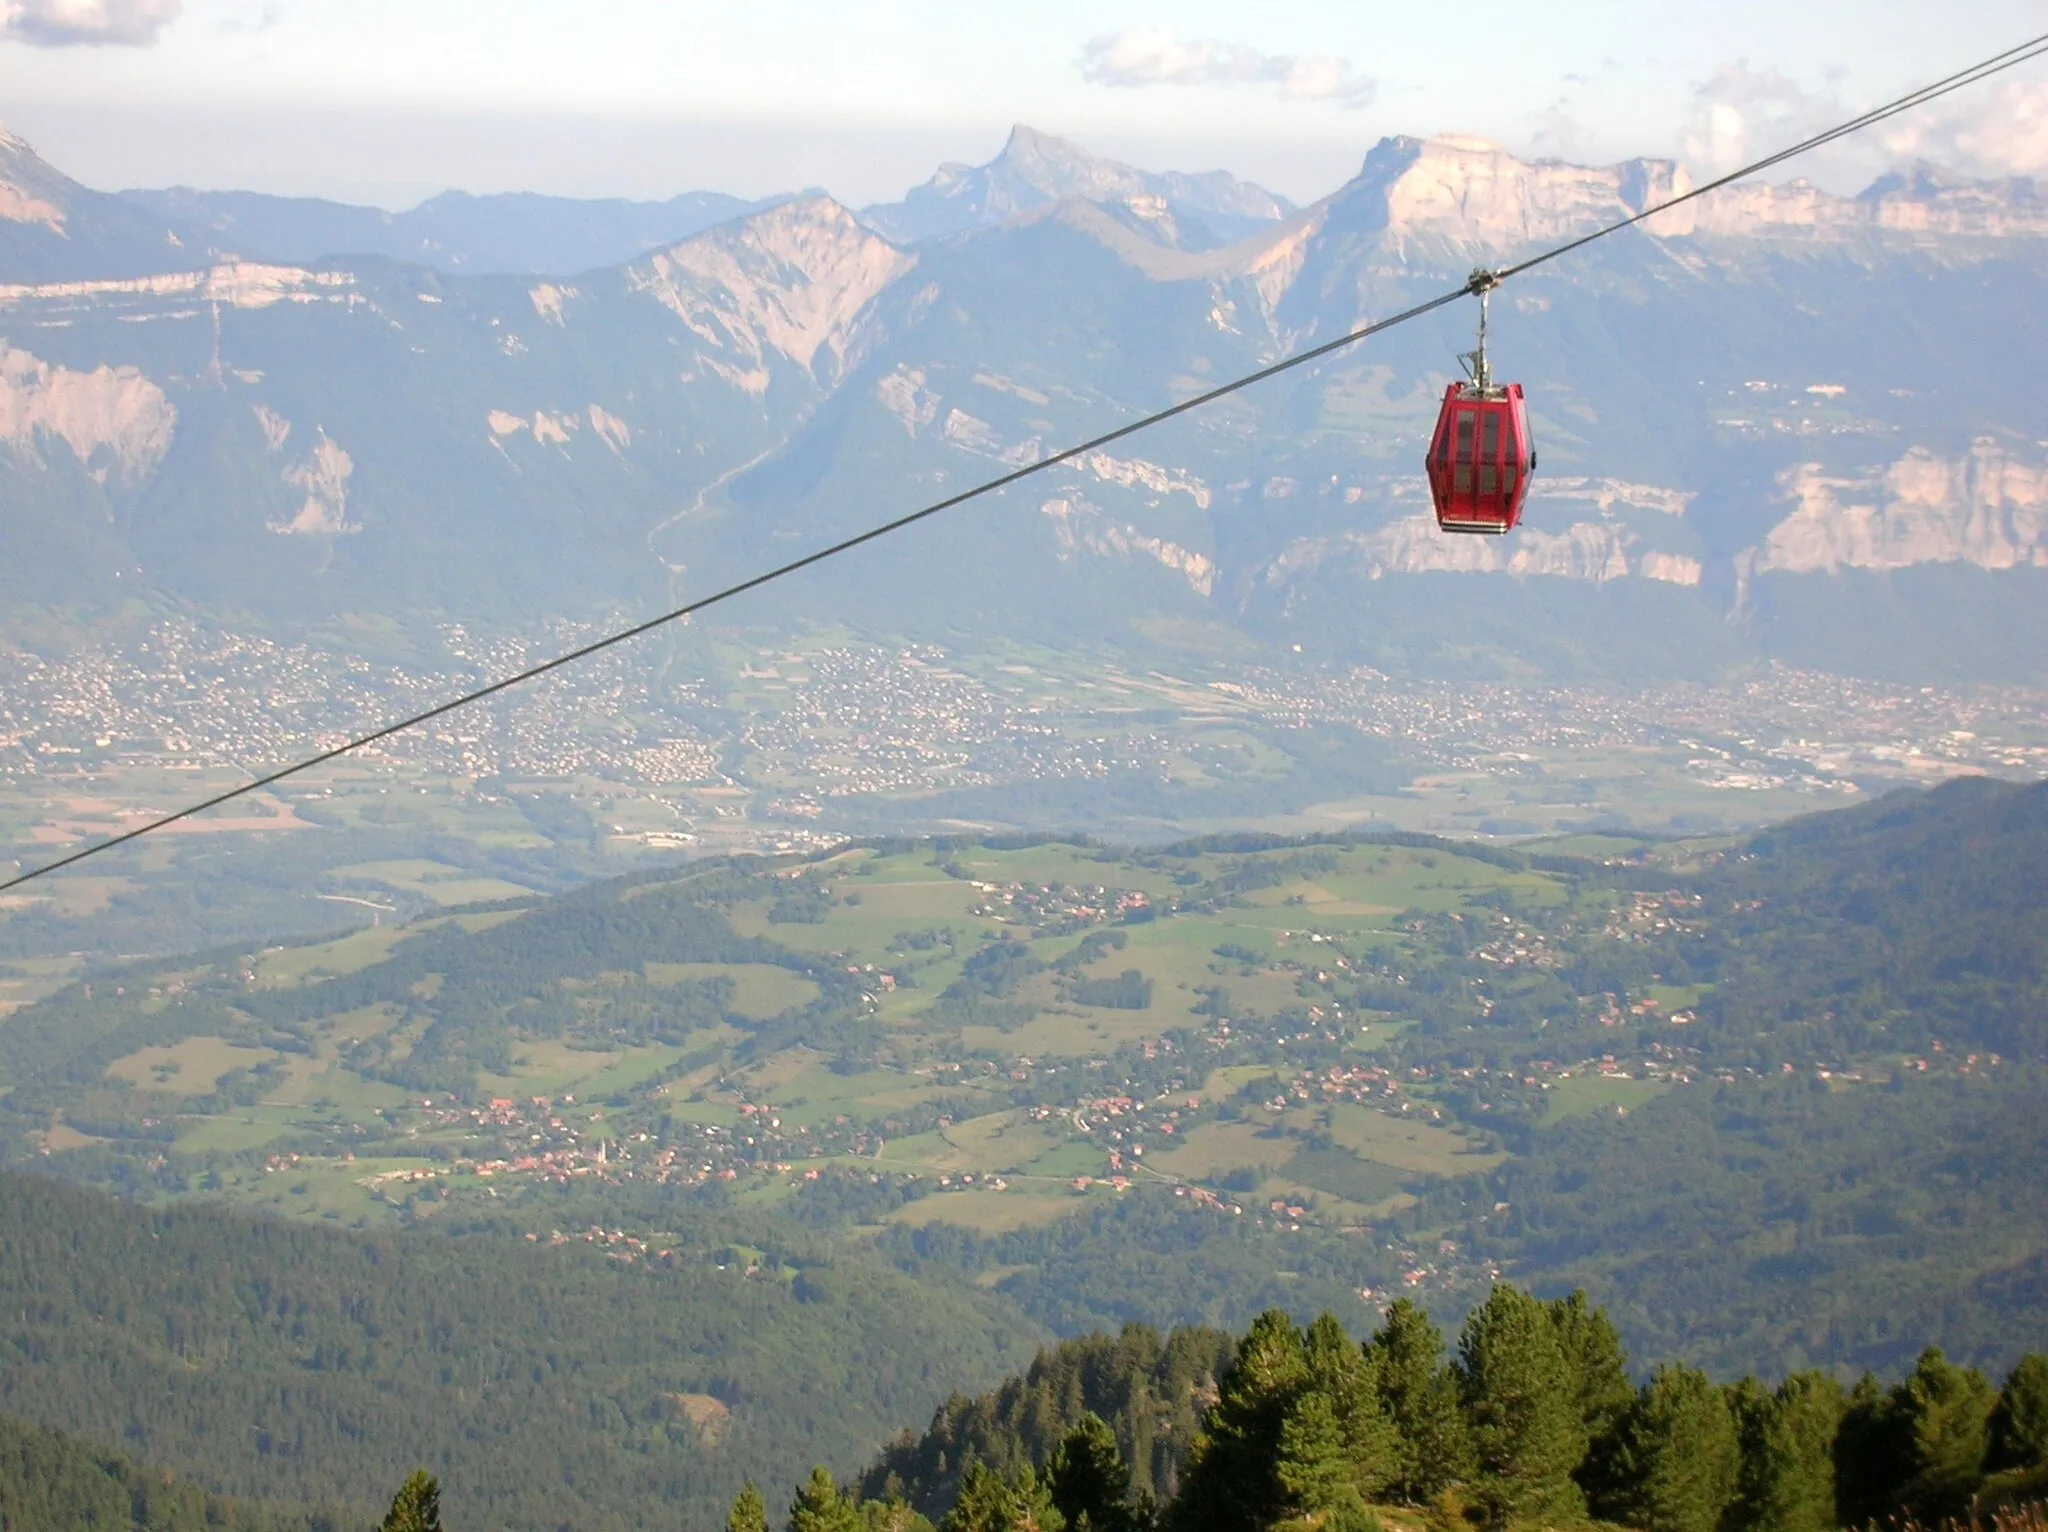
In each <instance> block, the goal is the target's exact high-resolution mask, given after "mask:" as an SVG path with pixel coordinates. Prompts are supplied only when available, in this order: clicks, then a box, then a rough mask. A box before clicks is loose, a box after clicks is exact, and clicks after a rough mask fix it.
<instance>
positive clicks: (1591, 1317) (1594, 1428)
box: [1550, 1289, 1636, 1444]
mask: <svg viewBox="0 0 2048 1532" xmlns="http://www.w3.org/2000/svg"><path fill="white" fill-rule="evenodd" d="M1550 1323H1551V1327H1552V1328H1553V1329H1555V1330H1556V1331H1557V1348H1558V1350H1560V1351H1562V1352H1563V1353H1564V1362H1565V1368H1566V1370H1567V1371H1568V1372H1569V1373H1570V1375H1571V1391H1572V1400H1573V1403H1575V1404H1576V1405H1577V1406H1578V1410H1579V1419H1580V1421H1581V1422H1582V1423H1583V1425H1584V1427H1585V1433H1586V1440H1587V1442H1588V1443H1589V1444H1591V1443H1596V1442H1599V1441H1600V1440H1601V1439H1603V1438H1604V1437H1606V1436H1607V1435H1608V1434H1609V1433H1610V1432H1612V1431H1613V1430H1614V1428H1615V1426H1616V1425H1618V1424H1619V1423H1620V1421H1621V1417H1622V1416H1623V1415H1625V1414H1627V1413H1628V1410H1629V1407H1630V1406H1631V1405H1633V1404H1634V1403H1635V1400H1636V1390H1635V1385H1633V1384H1632V1383H1630V1382H1629V1380H1628V1353H1627V1352H1625V1351H1623V1350H1622V1347H1621V1332H1620V1331H1618V1330H1616V1329H1615V1328H1614V1325H1613V1323H1612V1322H1611V1321H1609V1319H1608V1318H1607V1315H1606V1313H1605V1311H1603V1310H1601V1309H1596V1308H1594V1307H1593V1306H1592V1304H1591V1303H1590V1302H1588V1301H1587V1298H1586V1294H1585V1291H1584V1290H1583V1289H1575V1290H1574V1291H1573V1293H1572V1295H1571V1296H1570V1297H1569V1298H1559V1299H1558V1300H1557V1301H1556V1302H1554V1303H1552V1304H1551V1305H1550Z"/></svg>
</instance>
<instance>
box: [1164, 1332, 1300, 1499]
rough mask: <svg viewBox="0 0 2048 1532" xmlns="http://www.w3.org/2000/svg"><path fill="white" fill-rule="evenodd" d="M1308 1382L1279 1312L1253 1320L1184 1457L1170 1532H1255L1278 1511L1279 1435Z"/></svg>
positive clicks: (1295, 1339) (1296, 1337)
mask: <svg viewBox="0 0 2048 1532" xmlns="http://www.w3.org/2000/svg"><path fill="white" fill-rule="evenodd" d="M1307 1381H1308V1361H1307V1357H1306V1356H1305V1355H1304V1352H1303V1346H1302V1337H1301V1332H1300V1331H1299V1330H1297V1329H1296V1328H1295V1327H1294V1321H1293V1320H1292V1319H1290V1318H1288V1317H1287V1315H1286V1314H1284V1313H1282V1312H1281V1311H1280V1310H1278V1309H1268V1310H1267V1311H1266V1312H1265V1313H1263V1314H1261V1315H1260V1316H1259V1317H1258V1318H1257V1319H1255V1320H1253V1321H1252V1327H1251V1329H1250V1330H1248V1331H1247V1332H1246V1333H1245V1337H1244V1339H1243V1340H1242V1341H1240V1342H1239V1343H1238V1347H1237V1355H1236V1356H1235V1357H1234V1358H1233V1359H1232V1361H1231V1364H1230V1369H1229V1371H1227V1372H1226V1373H1225V1374H1224V1375H1223V1379H1222V1381H1221V1382H1220V1383H1219V1384H1218V1385H1217V1395H1216V1403H1215V1404H1214V1405H1212V1406H1211V1407H1210V1409H1209V1412H1208V1414H1207V1415H1205V1416H1204V1417H1203V1419H1202V1430H1201V1433H1200V1435H1198V1436H1197V1437H1196V1439H1195V1445H1194V1448H1193V1450H1192V1451H1191V1452H1190V1454H1189V1457H1188V1467H1187V1473H1186V1474H1185V1476H1184V1477H1183V1479H1182V1481H1181V1492H1180V1494H1179V1495H1178V1496H1177V1497H1176V1498H1175V1501H1174V1510H1175V1515H1174V1523H1175V1527H1176V1532H1261V1529H1263V1528H1265V1527H1267V1526H1270V1525H1271V1524H1272V1523H1273V1522H1274V1521H1275V1520H1276V1519H1277V1518H1278V1517H1279V1516H1280V1514H1281V1513H1282V1510H1283V1508H1284V1503H1285V1501H1284V1492H1283V1491H1282V1490H1281V1488H1280V1485H1279V1481H1278V1480H1277V1479H1276V1478H1275V1476H1274V1469H1275V1465H1276V1464H1277V1462H1278V1461H1279V1456H1280V1430H1281V1427H1282V1425H1283V1424H1284V1423H1285V1421H1286V1419H1287V1412H1288V1410H1289V1409H1290V1408H1291V1407H1292V1406H1293V1404H1294V1401H1295V1397H1296V1396H1297V1395H1298V1394H1299V1393H1300V1392H1301V1390H1302V1389H1303V1387H1304V1386H1305V1385H1306V1384H1307Z"/></svg>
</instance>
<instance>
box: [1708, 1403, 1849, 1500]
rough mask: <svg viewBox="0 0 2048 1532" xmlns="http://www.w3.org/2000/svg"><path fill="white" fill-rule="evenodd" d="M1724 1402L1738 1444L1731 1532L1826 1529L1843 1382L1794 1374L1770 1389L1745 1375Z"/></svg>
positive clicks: (1833, 1494) (1832, 1497)
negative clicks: (1739, 1461)
mask: <svg viewBox="0 0 2048 1532" xmlns="http://www.w3.org/2000/svg"><path fill="white" fill-rule="evenodd" d="M1728 1402H1729V1407H1730V1409H1731V1410H1732V1412H1733V1414H1734V1417H1735V1432H1736V1437H1737V1440H1738V1441H1739V1442H1740V1444H1741V1449H1742V1471H1741V1477H1740V1483H1739V1486H1738V1488H1737V1490H1736V1503H1735V1507H1734V1509H1733V1511H1732V1512H1731V1514H1730V1517H1729V1532H1832V1528H1833V1527H1834V1526H1835V1524H1836V1523H1835V1463H1834V1445H1835V1433H1836V1431H1837V1430H1838V1428H1839V1427H1840V1425H1841V1421H1842V1412H1843V1409H1844V1408H1845V1401H1844V1399H1843V1396H1842V1389H1841V1385H1839V1384H1838V1383H1836V1382H1835V1380H1834V1379H1832V1378H1830V1377H1828V1376H1827V1375H1825V1374H1824V1373H1817V1372H1797V1373H1793V1374H1792V1375H1791V1376H1790V1377H1788V1378H1786V1379H1785V1381H1784V1382H1782V1383H1780V1384H1779V1385H1778V1389H1777V1392H1776V1393H1770V1392H1767V1391H1766V1390H1765V1389H1764V1388H1763V1386H1762V1385H1761V1384H1759V1383H1758V1382H1757V1381H1756V1380H1755V1379H1754V1378H1744V1379H1743V1380H1742V1382H1741V1383H1739V1384H1737V1385H1736V1386H1735V1387H1734V1388H1732V1389H1730V1390H1729V1400H1728Z"/></svg>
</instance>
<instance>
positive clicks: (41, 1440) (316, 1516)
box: [0, 1415, 376, 1532]
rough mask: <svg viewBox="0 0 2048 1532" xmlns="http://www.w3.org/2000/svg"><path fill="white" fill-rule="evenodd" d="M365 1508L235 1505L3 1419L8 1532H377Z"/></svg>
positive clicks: (0, 1449) (0, 1520) (0, 1518)
mask: <svg viewBox="0 0 2048 1532" xmlns="http://www.w3.org/2000/svg"><path fill="white" fill-rule="evenodd" d="M364 1491H365V1492H364V1494H363V1495H362V1496H361V1497H360V1498H361V1499H362V1500H363V1501H364V1502H365V1505H364V1506H361V1507H344V1506H323V1507H320V1508H318V1509H310V1508H306V1507H300V1506H289V1505H282V1504H277V1503H273V1502H265V1501H250V1500H230V1499H226V1498H224V1497H222V1496H220V1495H214V1494H209V1493H208V1492H207V1491H205V1490H204V1489H201V1488H200V1487H199V1486H198V1485H196V1484H193V1483H191V1482H189V1481H185V1480H180V1479H177V1478H174V1477H173V1476H172V1475H170V1474H167V1473H165V1472H163V1471H162V1470H161V1469H158V1468H152V1467H148V1466H145V1465H143V1464H139V1463H134V1462H131V1461H129V1459H127V1458H126V1457H124V1456H122V1455H121V1454H119V1453H117V1452H113V1451H110V1450H109V1449H107V1448H106V1447H103V1446H99V1445H96V1444H94V1443H90V1442H86V1441H83V1440H80V1439H79V1438H77V1437H74V1436H69V1435H66V1434H65V1433H64V1432H62V1431H46V1430H43V1429H42V1428H41V1427H38V1426H31V1425H27V1424H25V1423H23V1422H22V1421H19V1420H14V1419H11V1418H10V1417H7V1416H4V1415H0V1525H4V1526H6V1528H7V1532H86V1529H91V1532H124V1529H132V1532H202V1529H203V1532H369V1529H370V1528H371V1527H374V1526H375V1525H376V1520H375V1518H374V1517H373V1516H372V1515H371V1514H370V1513H369V1512H368V1510H367V1508H366V1507H367V1503H368V1502H369V1501H371V1500H374V1499H375V1498H376V1495H375V1492H374V1489H373V1488H372V1487H370V1486H364Z"/></svg>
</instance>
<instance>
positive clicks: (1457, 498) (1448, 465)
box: [1423, 383, 1536, 533]
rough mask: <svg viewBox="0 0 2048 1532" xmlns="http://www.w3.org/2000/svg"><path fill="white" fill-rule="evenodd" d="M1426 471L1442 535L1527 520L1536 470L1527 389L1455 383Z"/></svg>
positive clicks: (1495, 530)
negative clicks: (1524, 517)
mask: <svg viewBox="0 0 2048 1532" xmlns="http://www.w3.org/2000/svg"><path fill="white" fill-rule="evenodd" d="M1423 466H1424V468H1425V469H1426V470H1427V472H1428V474H1429V494H1430V498H1431V499H1432V500H1434V501H1435V502H1436V524H1437V526H1438V527H1440V528H1441V529H1442V530H1444V531H1446V532H1484V533H1499V532H1506V531H1509V530H1511V529H1512V528H1513V527H1514V525H1515V523H1516V522H1518V521H1520V520H1521V519H1522V502H1523V501H1524V500H1526V499H1527V498H1528V496H1529V475H1530V473H1531V471H1533V470H1534V468H1535V467H1536V454H1535V453H1534V452H1533V451H1531V450H1530V446H1529V416H1528V412H1527V410H1526V409H1524V407H1523V404H1522V385H1521V384H1519V383H1509V384H1507V385H1505V386H1502V387H1487V386H1485V385H1483V384H1473V383H1453V384H1451V385H1450V386H1448V387H1447V388H1445V389H1444V402H1443V408H1442V409H1441V410H1440V411H1439V412H1438V414H1437V420H1436V435H1435V436H1434V437H1432V438H1431V440H1430V444H1429V456H1428V457H1427V458H1426V459H1425V460H1424V463H1423Z"/></svg>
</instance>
